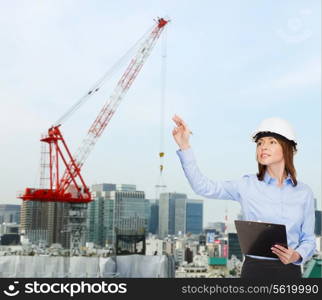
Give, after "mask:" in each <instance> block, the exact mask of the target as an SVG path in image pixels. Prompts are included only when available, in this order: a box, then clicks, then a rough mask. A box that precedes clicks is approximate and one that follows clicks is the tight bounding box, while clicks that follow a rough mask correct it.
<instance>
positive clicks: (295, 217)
mask: <svg viewBox="0 0 322 300" xmlns="http://www.w3.org/2000/svg"><path fill="white" fill-rule="evenodd" d="M177 154H178V156H179V158H180V161H181V164H182V168H183V170H184V173H185V175H186V177H187V179H188V181H189V183H190V186H191V188H192V190H193V191H194V192H195V193H196V194H198V195H200V196H203V197H206V198H211V199H226V200H235V201H238V202H239V203H240V205H241V208H242V214H243V219H244V220H248V221H260V222H267V223H277V224H284V225H285V226H286V234H287V241H288V247H291V248H292V249H294V250H296V251H297V252H298V253H299V254H300V255H301V256H302V259H300V260H298V261H296V262H293V264H295V265H300V264H301V263H304V262H305V261H307V260H308V259H310V258H311V257H312V255H313V254H314V253H315V249H316V244H315V236H314V222H315V215H314V198H313V193H312V191H311V189H310V188H309V187H308V186H307V185H306V184H304V183H301V182H298V183H297V186H293V182H292V179H291V178H290V177H287V178H286V179H285V180H284V183H283V186H281V187H278V186H277V185H276V179H274V178H272V177H270V176H269V174H268V172H266V174H265V176H264V180H263V181H259V180H258V178H257V176H256V175H245V176H243V177H242V178H241V179H240V180H232V181H216V182H215V181H212V180H210V179H208V178H207V177H206V176H204V175H203V174H202V173H201V172H200V170H199V168H198V166H197V163H196V159H195V157H194V154H193V151H192V149H191V148H189V149H186V150H178V151H177ZM249 256H251V257H255V258H261V259H275V260H277V259H278V258H272V257H261V256H254V255H249Z"/></svg>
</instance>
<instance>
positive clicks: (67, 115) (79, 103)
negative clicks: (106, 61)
mask: <svg viewBox="0 0 322 300" xmlns="http://www.w3.org/2000/svg"><path fill="white" fill-rule="evenodd" d="M153 27H154V26H152V27H150V28H149V29H148V30H147V31H146V32H145V33H144V34H143V35H142V37H141V38H140V39H139V40H138V41H137V42H136V43H135V44H134V45H133V46H132V47H131V48H130V49H129V50H128V51H127V52H126V53H125V54H124V55H123V56H122V57H121V58H120V59H119V60H118V61H117V62H116V63H115V64H114V65H113V66H112V67H111V68H110V69H109V70H108V71H107V72H106V73H105V74H104V75H103V76H102V77H101V78H100V79H99V80H98V81H96V82H95V84H94V85H93V86H92V88H90V89H89V90H88V91H87V92H86V94H85V95H83V96H82V97H81V98H80V99H79V100H78V101H77V102H76V103H75V104H73V105H72V106H71V107H70V108H69V109H68V110H67V112H66V113H64V114H63V115H62V116H61V117H60V118H59V119H58V120H57V121H56V122H55V125H54V126H58V125H60V124H62V123H63V122H65V121H67V120H68V119H69V118H70V117H71V116H72V115H73V114H74V113H75V112H76V111H77V110H78V109H79V108H80V107H81V106H82V105H83V104H84V103H85V102H87V100H88V99H89V98H90V97H91V96H93V95H94V94H95V93H97V92H98V91H99V90H100V88H101V87H102V86H103V85H104V84H105V83H106V82H107V81H108V80H109V79H110V78H111V77H112V75H114V74H115V72H117V71H118V70H119V69H120V68H121V67H122V66H123V64H124V63H125V62H126V61H128V58H129V56H130V55H131V54H132V53H133V52H134V51H135V49H136V48H137V47H138V45H140V44H141V42H142V40H144V39H145V37H146V36H147V34H148V33H150V32H151V30H152V28H153Z"/></svg>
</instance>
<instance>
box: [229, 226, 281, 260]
mask: <svg viewBox="0 0 322 300" xmlns="http://www.w3.org/2000/svg"><path fill="white" fill-rule="evenodd" d="M235 226H236V229H237V235H238V240H239V245H240V248H241V250H242V252H243V254H244V255H246V254H249V255H257V256H265V257H274V258H278V256H277V255H276V254H274V253H273V252H272V250H271V247H272V246H273V245H275V244H278V245H281V246H283V247H285V248H287V235H286V227H285V225H283V224H274V223H264V222H254V221H240V220H235Z"/></svg>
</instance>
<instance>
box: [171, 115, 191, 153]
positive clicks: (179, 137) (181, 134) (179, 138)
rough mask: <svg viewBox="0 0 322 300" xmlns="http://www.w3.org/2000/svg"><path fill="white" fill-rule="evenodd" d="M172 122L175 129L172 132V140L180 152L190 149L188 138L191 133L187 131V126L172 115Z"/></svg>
mask: <svg viewBox="0 0 322 300" xmlns="http://www.w3.org/2000/svg"><path fill="white" fill-rule="evenodd" d="M172 120H173V122H174V123H175V124H176V127H175V128H174V129H173V130H172V135H173V137H174V140H175V141H176V143H177V144H178V146H179V147H180V149H181V150H185V149H188V148H190V145H189V136H190V134H191V131H190V130H189V128H188V126H187V124H186V123H185V122H184V121H183V120H182V119H181V118H180V117H179V116H177V115H174V116H173V118H172Z"/></svg>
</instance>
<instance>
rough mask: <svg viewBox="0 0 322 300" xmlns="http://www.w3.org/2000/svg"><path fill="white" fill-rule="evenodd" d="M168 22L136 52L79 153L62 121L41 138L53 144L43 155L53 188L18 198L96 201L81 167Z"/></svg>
mask: <svg viewBox="0 0 322 300" xmlns="http://www.w3.org/2000/svg"><path fill="white" fill-rule="evenodd" d="M168 22H169V21H168V20H165V19H163V18H159V19H158V20H157V24H156V26H154V28H153V30H152V32H150V34H149V35H148V37H147V38H146V39H145V40H144V41H143V43H142V44H141V46H140V47H139V49H138V51H137V53H136V55H135V56H134V58H133V59H132V60H131V62H130V64H129V65H128V67H127V68H126V70H125V72H124V74H123V75H122V77H121V79H120V80H119V81H118V83H117V85H116V87H115V89H114V91H113V93H112V94H111V96H110V98H109V99H108V101H107V102H106V104H105V105H104V106H103V108H102V110H101V111H100V113H99V114H98V116H97V118H96V119H95V121H94V122H93V124H92V126H91V127H90V129H89V130H88V133H87V136H86V138H85V139H84V140H83V143H82V145H81V147H80V148H79V150H78V152H77V153H76V155H75V156H73V155H72V154H71V152H70V151H69V148H68V146H67V143H66V141H65V139H64V137H63V135H62V133H61V130H60V126H61V124H56V125H54V126H52V127H51V128H49V129H48V134H47V135H46V136H45V137H43V138H42V139H41V140H40V141H41V142H43V143H47V144H48V147H49V151H48V152H43V155H45V156H47V158H46V157H44V158H42V159H43V160H44V161H46V159H48V160H47V161H48V163H46V164H45V163H44V164H43V167H44V168H46V167H47V168H49V171H48V172H49V178H48V179H49V187H47V188H38V189H37V188H26V189H25V192H24V193H23V194H22V195H20V196H19V197H18V198H21V199H23V200H31V201H44V202H69V203H88V202H90V201H91V200H92V199H91V193H90V190H89V188H88V186H87V185H86V183H85V181H84V179H83V177H82V175H81V168H82V166H83V165H84V162H85V160H86V158H87V157H88V155H89V154H90V152H91V150H92V149H93V147H94V145H95V143H96V142H97V140H98V138H99V137H100V136H101V135H102V133H103V131H104V129H105V128H106V126H107V124H108V123H109V121H110V119H111V118H112V116H113V114H114V113H115V111H116V110H117V108H118V106H119V104H120V102H121V100H122V99H123V97H124V96H125V94H126V92H127V91H128V90H129V88H130V87H131V85H132V83H133V81H134V79H135V78H136V77H137V75H138V73H139V71H140V70H141V68H142V66H143V64H144V63H145V61H146V59H147V58H148V56H149V55H150V53H151V51H152V49H153V47H154V45H155V43H156V41H157V40H158V38H159V36H160V34H161V32H162V31H163V29H164V27H165V25H166V24H167V23H168ZM99 89H100V82H99V83H98V84H97V85H96V86H94V88H92V89H91V90H90V91H88V93H87V95H86V96H91V95H92V94H94V93H96V92H98V91H99ZM60 165H63V166H64V170H63V172H62V173H61V172H60V171H61V170H60ZM60 176H61V177H60Z"/></svg>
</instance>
